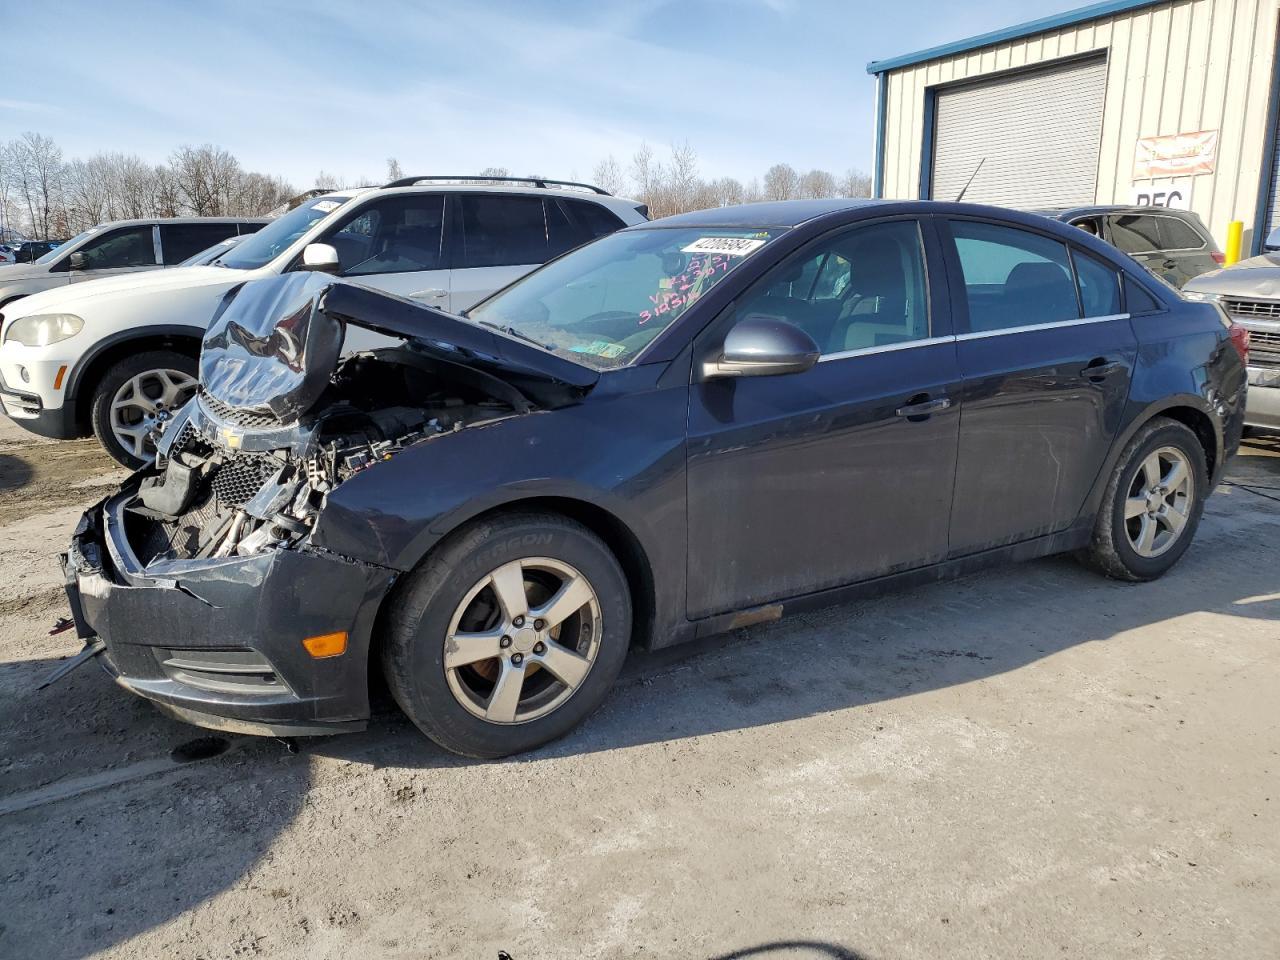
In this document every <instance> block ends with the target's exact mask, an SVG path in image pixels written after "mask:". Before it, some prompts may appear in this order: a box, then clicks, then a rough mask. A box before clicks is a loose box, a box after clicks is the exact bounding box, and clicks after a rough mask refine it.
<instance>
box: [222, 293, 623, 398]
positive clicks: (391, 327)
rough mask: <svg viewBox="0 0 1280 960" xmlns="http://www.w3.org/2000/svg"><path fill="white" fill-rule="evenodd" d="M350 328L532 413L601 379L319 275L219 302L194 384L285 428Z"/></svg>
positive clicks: (325, 379)
mask: <svg viewBox="0 0 1280 960" xmlns="http://www.w3.org/2000/svg"><path fill="white" fill-rule="evenodd" d="M351 325H354V326H358V327H363V328H364V329H367V330H371V331H373V332H374V333H379V334H382V335H384V336H391V337H397V338H403V339H404V340H405V341H406V348H408V349H411V350H414V351H416V352H419V353H421V354H424V355H425V356H426V357H428V358H430V359H431V360H432V361H434V362H436V363H438V364H440V365H443V366H446V367H450V368H457V367H465V368H470V369H471V370H474V371H478V372H479V373H480V374H481V375H484V376H486V377H489V378H494V379H496V380H498V381H501V382H502V383H504V384H506V385H507V386H508V387H509V388H510V389H511V390H512V391H513V392H514V393H516V394H518V395H519V397H521V398H523V399H524V400H525V401H526V404H527V405H528V406H531V407H557V406H564V405H566V404H569V403H576V402H577V401H578V400H581V399H582V397H583V396H585V395H586V393H587V392H588V391H589V390H590V389H591V388H592V387H593V386H594V385H595V383H596V381H597V379H598V378H599V374H598V373H597V372H596V371H594V370H591V369H590V368H588V367H585V366H582V365H581V364H577V363H574V362H572V361H571V360H566V359H564V358H563V357H558V356H556V355H555V354H553V353H551V352H549V351H547V350H543V349H541V348H540V347H537V346H534V345H532V344H525V343H523V342H521V341H520V340H517V339H515V338H514V337H510V336H507V335H505V334H503V333H501V332H499V331H498V330H496V329H495V330H490V329H487V328H485V327H482V326H480V325H478V324H476V323H472V322H470V321H468V320H464V319H463V318H461V317H457V316H454V315H452V314H449V313H445V312H444V311H443V310H439V309H436V308H435V307H429V306H425V305H423V304H420V303H416V302H414V301H412V300H405V299H403V298H401V297H397V296H393V295H392V294H389V293H384V292H382V291H379V290H373V289H371V288H369V287H364V286H360V285H357V284H353V283H347V282H344V281H340V280H335V279H333V278H332V277H329V276H326V275H324V274H319V273H288V274H285V275H284V276H280V277H271V278H268V279H264V280H256V281H252V282H249V283H246V284H244V285H243V286H241V287H240V288H239V289H238V290H236V291H233V292H232V294H231V295H230V296H229V297H228V298H227V299H226V300H225V301H224V302H223V304H222V306H221V307H220V308H219V312H218V314H217V316H216V317H215V318H214V321H213V324H212V325H211V326H210V327H209V331H208V333H207V334H206V336H205V339H204V344H203V349H202V350H201V354H200V385H201V387H202V389H203V390H204V391H205V393H207V394H208V395H209V396H211V397H212V398H213V399H214V400H215V401H216V402H218V403H221V404H226V405H227V406H230V407H233V408H236V409H237V410H239V411H241V412H242V413H246V414H250V415H258V416H264V417H270V418H272V419H274V420H277V421H280V422H282V423H291V422H293V421H295V420H297V419H298V418H299V417H300V416H302V415H303V414H305V413H306V412H307V410H309V409H310V408H311V407H312V406H313V405H314V404H315V403H316V401H317V400H319V399H320V396H321V394H322V393H323V392H324V390H325V387H326V386H327V385H328V384H329V381H330V378H331V376H332V374H333V372H334V370H335V369H336V368H337V367H338V364H339V360H340V357H341V354H342V345H343V340H344V338H345V335H346V328H347V327H348V326H351ZM401 349H404V348H401Z"/></svg>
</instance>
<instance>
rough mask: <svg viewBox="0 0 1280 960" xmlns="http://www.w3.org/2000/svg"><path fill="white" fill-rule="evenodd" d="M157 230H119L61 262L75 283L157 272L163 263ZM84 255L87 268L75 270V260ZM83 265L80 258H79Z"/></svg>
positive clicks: (106, 233)
mask: <svg viewBox="0 0 1280 960" xmlns="http://www.w3.org/2000/svg"><path fill="white" fill-rule="evenodd" d="M157 252H158V245H157V242H156V228H155V227H154V226H152V225H151V224H144V225H142V226H135V227H117V228H115V229H114V230H107V231H105V232H104V233H102V234H101V235H100V236H97V237H94V238H92V239H91V240H88V241H87V242H85V243H83V244H81V245H80V247H79V248H78V249H77V250H76V251H75V252H74V253H72V254H69V255H68V256H67V257H66V258H65V259H64V260H61V261H59V262H58V267H59V268H61V267H63V265H64V264H65V266H66V269H67V279H68V280H69V281H70V282H71V283H77V282H79V281H81V280H97V279H99V278H101V277H114V276H116V275H118V274H121V273H133V272H135V271H137V270H153V269H155V268H156V267H157V266H158V265H159V264H160V258H159V256H158V255H157ZM76 254H80V255H83V257H84V261H83V267H82V268H81V269H79V270H73V269H71V258H72V257H73V256H76ZM76 259H77V262H79V259H80V258H79V257H76Z"/></svg>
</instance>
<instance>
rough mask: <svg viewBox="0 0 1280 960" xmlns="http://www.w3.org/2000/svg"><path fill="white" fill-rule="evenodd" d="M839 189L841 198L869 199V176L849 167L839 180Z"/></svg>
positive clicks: (870, 185)
mask: <svg viewBox="0 0 1280 960" xmlns="http://www.w3.org/2000/svg"><path fill="white" fill-rule="evenodd" d="M839 189H840V196H842V197H869V196H871V190H872V181H871V175H870V174H867V173H863V172H862V171H861V170H857V169H855V168H854V167H850V168H849V169H848V170H846V171H845V173H844V176H843V177H841V178H840V184H839Z"/></svg>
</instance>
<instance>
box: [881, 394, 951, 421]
mask: <svg viewBox="0 0 1280 960" xmlns="http://www.w3.org/2000/svg"><path fill="white" fill-rule="evenodd" d="M949 406H951V398H950V397H935V398H934V399H932V400H930V399H929V395H928V394H921V395H920V396H919V397H912V398H911V402H910V403H908V404H907V405H906V406H905V407H899V408H898V409H897V410H896V411H894V412H895V413H896V414H897V415H898V416H900V417H906V418H907V419H908V420H911V421H913V422H919V421H920V420H924V419H926V418H928V417H929V416H930V415H931V414H934V413H938V412H939V411H942V410H946V409H947V408H948V407H949Z"/></svg>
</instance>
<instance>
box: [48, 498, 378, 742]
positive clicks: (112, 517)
mask: <svg viewBox="0 0 1280 960" xmlns="http://www.w3.org/2000/svg"><path fill="white" fill-rule="evenodd" d="M130 499H131V493H130V492H128V491H126V492H125V493H122V494H120V495H118V496H116V497H114V498H111V499H108V500H106V501H104V502H102V503H100V504H98V505H97V506H95V507H93V508H92V509H90V510H89V511H88V512H87V513H85V514H84V516H83V517H82V518H81V520H80V523H79V525H78V526H77V527H76V531H75V533H74V535H73V537H72V541H71V545H70V547H69V549H68V551H67V553H65V554H64V555H63V557H62V563H63V572H64V574H65V576H66V588H67V597H68V600H69V602H70V606H71V615H72V618H73V619H74V622H75V630H76V634H77V635H78V636H79V637H80V638H81V639H83V640H85V641H86V642H87V646H86V649H85V650H84V651H82V652H81V656H82V657H84V658H85V659H90V658H91V657H92V656H97V659H98V661H99V662H100V663H101V664H102V665H103V667H104V668H105V669H106V670H107V672H108V673H109V674H111V675H112V676H113V677H114V678H115V680H116V682H117V683H119V684H120V685H121V686H122V687H124V688H125V689H127V690H129V691H131V692H133V693H136V694H138V695H139V696H142V697H145V698H147V699H149V700H151V701H153V702H154V703H155V704H156V705H157V706H158V707H160V708H161V709H162V710H164V711H166V712H168V713H170V714H171V715H173V716H176V717H178V718H179V719H183V720H186V721H188V722H191V723H195V724H199V725H201V726H207V727H213V728H216V729H223V730H233V731H239V732H245V733H257V734H267V735H273V736H297V735H307V734H320V733H336V732H342V731H347V730H356V729H363V727H364V725H365V722H366V721H367V719H368V716H369V699H368V662H369V646H370V639H371V634H372V631H373V623H374V619H375V617H376V615H377V610H378V606H379V604H380V602H381V600H382V598H383V597H384V596H385V595H386V592H387V590H388V589H389V588H390V586H391V584H392V582H393V580H394V578H395V575H396V574H395V571H392V570H389V569H386V568H382V567H377V566H374V565H372V564H366V563H360V562H358V561H353V560H349V559H347V558H344V557H339V556H336V555H334V554H329V553H326V552H324V551H321V550H318V549H316V548H312V547H309V546H303V547H298V548H294V549H276V550H268V551H264V552H263V553H260V554H256V555H253V556H248V557H226V558H219V559H208V560H180V561H179V560H173V561H162V562H158V563H155V564H153V565H152V566H151V567H149V568H147V569H145V570H144V569H142V567H141V565H140V564H139V563H138V561H137V558H136V557H135V556H134V554H133V551H132V550H131V548H130V546H129V542H128V538H127V521H126V518H125V515H124V509H123V508H124V506H125V504H126V503H127V502H128V501H129V500H130ZM336 631H344V632H346V633H347V636H348V641H347V646H346V650H345V652H344V653H342V654H341V655H340V656H331V657H324V658H321V659H316V658H314V657H312V656H311V655H310V654H309V653H308V652H307V650H306V649H305V648H304V647H303V644H302V641H303V640H304V639H305V638H307V637H313V636H317V635H321V634H328V633H333V632H336ZM95 643H101V645H102V649H101V650H100V651H99V652H98V653H100V655H98V653H95V654H89V653H88V651H89V649H90V647H91V646H93V645H94V644H95ZM69 664H70V661H68V664H64V665H63V666H64V667H67V668H68V669H67V672H69V671H70V669H74V666H69ZM75 665H78V664H75Z"/></svg>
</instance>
